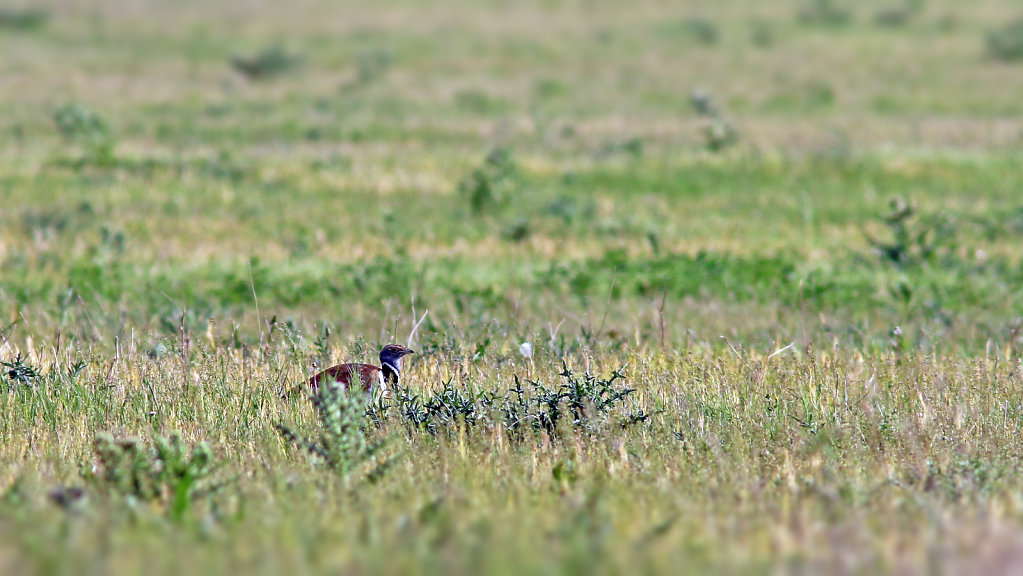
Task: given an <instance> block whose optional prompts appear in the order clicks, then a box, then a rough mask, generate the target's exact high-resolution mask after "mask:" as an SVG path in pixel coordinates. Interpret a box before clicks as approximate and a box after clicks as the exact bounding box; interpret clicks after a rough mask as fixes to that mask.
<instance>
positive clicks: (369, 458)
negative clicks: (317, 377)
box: [274, 381, 396, 483]
mask: <svg viewBox="0 0 1023 576" xmlns="http://www.w3.org/2000/svg"><path fill="white" fill-rule="evenodd" d="M313 402H314V404H315V406H316V412H317V415H318V416H319V424H320V430H319V433H318V434H316V435H315V436H314V437H313V438H311V439H310V438H306V437H304V436H303V435H302V434H300V433H299V432H297V431H295V430H294V429H292V428H291V427H289V426H286V425H285V424H282V423H276V424H274V427H275V428H276V429H277V432H278V433H279V434H280V435H281V437H282V438H284V439H285V440H286V441H287V442H289V443H291V444H293V445H295V446H297V447H298V448H300V449H302V450H304V451H307V452H309V453H310V454H313V455H314V456H316V457H317V458H318V459H319V461H320V462H322V463H323V465H324V466H326V467H327V468H328V469H330V470H332V471H334V472H336V473H338V474H340V475H341V476H343V477H344V478H345V479H347V480H350V481H366V482H370V483H374V482H376V481H377V480H379V479H381V478H382V477H383V476H384V475H385V474H386V473H387V471H388V470H390V468H391V467H392V466H393V465H394V463H395V461H396V456H393V455H392V456H386V455H385V454H384V449H385V448H386V446H387V441H386V439H373V438H371V436H370V433H369V431H368V430H367V429H366V426H365V424H366V421H367V419H366V414H367V411H370V412H373V413H374V414H376V413H377V412H374V403H373V402H372V401H371V399H370V398H369V397H368V396H367V395H365V394H364V393H363V392H362V391H361V390H359V391H357V392H352V393H349V392H348V391H347V390H345V388H344V386H342V385H341V384H340V383H338V382H335V381H324V382H321V383H320V390H319V393H318V394H317V395H316V396H315V397H314V398H313Z"/></svg>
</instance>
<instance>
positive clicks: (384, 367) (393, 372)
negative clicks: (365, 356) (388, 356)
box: [380, 361, 401, 384]
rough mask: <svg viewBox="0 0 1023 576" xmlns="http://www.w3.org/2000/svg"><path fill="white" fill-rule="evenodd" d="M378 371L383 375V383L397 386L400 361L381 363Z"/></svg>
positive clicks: (399, 374)
mask: <svg viewBox="0 0 1023 576" xmlns="http://www.w3.org/2000/svg"><path fill="white" fill-rule="evenodd" d="M380 371H381V372H383V373H384V381H386V382H388V383H390V384H397V383H398V377H399V376H401V361H398V362H394V363H393V364H392V363H391V362H381V363H380Z"/></svg>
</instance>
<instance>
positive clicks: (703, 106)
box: [689, 90, 739, 152]
mask: <svg viewBox="0 0 1023 576" xmlns="http://www.w3.org/2000/svg"><path fill="white" fill-rule="evenodd" d="M689 102H690V103H691V104H692V106H693V109H694V110H695V111H696V114H697V115H698V116H700V117H702V118H704V120H705V121H704V125H703V128H702V129H701V133H702V135H703V141H704V144H705V145H706V146H707V148H708V149H709V150H711V151H712V152H720V151H721V150H724V149H725V148H728V147H730V146H732V145H734V144H736V143H737V142H738V141H739V131H738V130H736V128H735V126H734V125H733V124H732V122H731V121H730V120H728V119H727V118H726V117H725V115H724V114H723V113H722V112H721V110H720V108H718V106H717V104H715V102H714V101H713V99H712V98H711V96H710V94H708V93H707V92H704V91H702V90H694V91H693V92H692V94H690V96H689Z"/></svg>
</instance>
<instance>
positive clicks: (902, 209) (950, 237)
mask: <svg viewBox="0 0 1023 576" xmlns="http://www.w3.org/2000/svg"><path fill="white" fill-rule="evenodd" d="M890 207H891V212H890V213H889V214H888V215H887V216H885V217H884V218H883V219H882V220H883V222H884V225H885V226H886V227H887V228H888V230H889V232H890V235H891V238H892V239H891V241H888V242H885V241H881V240H877V239H876V238H874V237H873V236H871V235H870V234H869V233H868V232H866V231H864V235H866V237H867V241H868V242H869V243H870V244H871V246H873V248H874V251H875V252H876V253H877V254H878V255H880V256H881V258H882V259H883V260H884V261H886V262H889V263H891V264H894V265H896V266H898V267H900V268H901V267H906V266H912V265H919V264H922V263H924V262H927V261H930V260H931V259H932V258H933V257H934V255H935V254H936V253H937V252H938V251H939V250H940V249H942V248H950V247H951V246H952V245H953V244H954V242H955V226H954V225H953V223H952V222H951V220H949V219H948V218H947V217H943V216H918V215H917V214H916V210H914V208H913V207H912V206H910V205H909V204H908V203H907V202H906V201H905V200H903V199H901V198H893V199H892V200H891V202H890Z"/></svg>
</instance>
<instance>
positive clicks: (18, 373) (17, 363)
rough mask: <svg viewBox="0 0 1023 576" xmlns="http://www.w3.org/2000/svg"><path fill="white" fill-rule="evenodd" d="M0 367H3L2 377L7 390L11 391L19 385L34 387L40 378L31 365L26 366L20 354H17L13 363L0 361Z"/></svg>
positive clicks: (36, 370)
mask: <svg viewBox="0 0 1023 576" xmlns="http://www.w3.org/2000/svg"><path fill="white" fill-rule="evenodd" d="M0 366H3V367H4V372H3V376H4V381H5V382H7V390H12V389H13V388H14V387H16V386H19V385H20V386H23V387H24V386H29V387H31V386H34V385H35V383H36V381H37V380H38V379H39V377H40V374H39V370H38V369H37V368H36V367H35V366H32V365H31V364H26V363H25V360H24V359H23V358H22V357H21V353H18V356H17V357H16V358H15V359H14V361H13V362H3V361H0Z"/></svg>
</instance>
